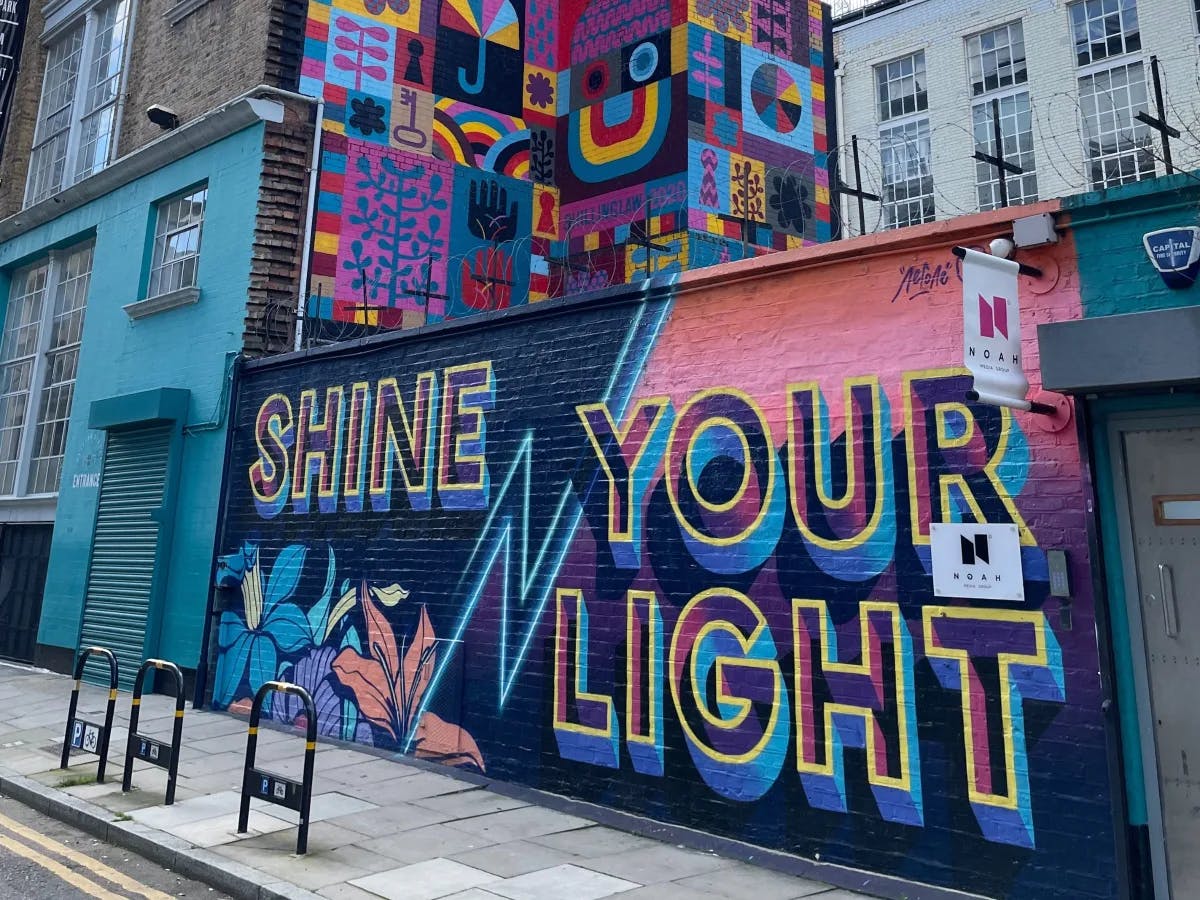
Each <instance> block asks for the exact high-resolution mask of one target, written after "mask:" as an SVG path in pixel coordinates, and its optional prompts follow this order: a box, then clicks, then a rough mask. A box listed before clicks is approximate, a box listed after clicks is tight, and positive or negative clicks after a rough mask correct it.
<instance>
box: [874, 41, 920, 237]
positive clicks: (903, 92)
mask: <svg viewBox="0 0 1200 900" xmlns="http://www.w3.org/2000/svg"><path fill="white" fill-rule="evenodd" d="M875 89H876V94H877V103H878V109H879V122H880V127H879V156H880V163H881V168H882V181H883V191H882V193H881V195H880V196H881V201H880V202H881V203H882V205H883V224H884V227H885V228H901V227H903V226H905V225H917V224H920V223H921V222H932V221H933V218H934V208H933V174H932V172H931V170H930V164H929V160H930V144H929V119H928V118H927V117H925V116H922V115H920V114H921V113H923V112H925V111H926V110H927V109H929V94H928V92H927V90H926V86H925V51H924V50H918V51H917V52H916V53H911V54H909V55H908V56H903V57H900V58H899V59H893V60H891V61H889V62H885V63H882V64H880V65H877V66H876V67H875ZM884 123H887V124H886V125H885V124H884Z"/></svg>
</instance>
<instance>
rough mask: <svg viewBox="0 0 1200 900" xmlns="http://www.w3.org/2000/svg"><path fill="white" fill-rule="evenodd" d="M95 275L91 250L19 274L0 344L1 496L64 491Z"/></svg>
mask: <svg viewBox="0 0 1200 900" xmlns="http://www.w3.org/2000/svg"><path fill="white" fill-rule="evenodd" d="M91 274H92V245H91V244H90V243H89V244H85V245H83V246H77V247H72V248H70V249H67V250H60V251H55V252H54V253H52V254H50V256H49V257H47V258H45V259H42V260H40V261H39V262H37V263H34V264H33V265H30V266H26V267H25V268H22V269H19V270H18V271H16V272H15V273H13V277H12V285H11V290H10V292H9V298H8V307H7V310H6V313H5V317H4V331H3V336H2V337H0V496H4V497H20V496H27V495H39V494H53V493H56V492H57V491H58V482H59V478H60V477H61V475H62V460H63V452H64V450H65V449H66V443H67V424H68V422H69V420H70V417H71V401H72V399H73V396H74V389H75V372H76V369H77V367H78V364H79V342H80V339H81V337H82V334H83V317H84V312H85V310H86V308H87V293H88V284H89V282H90V280H91Z"/></svg>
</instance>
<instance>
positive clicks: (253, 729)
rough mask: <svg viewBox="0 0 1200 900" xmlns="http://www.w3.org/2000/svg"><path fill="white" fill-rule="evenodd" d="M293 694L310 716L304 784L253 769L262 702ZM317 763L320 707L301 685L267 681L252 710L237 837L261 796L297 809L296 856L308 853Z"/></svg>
mask: <svg viewBox="0 0 1200 900" xmlns="http://www.w3.org/2000/svg"><path fill="white" fill-rule="evenodd" d="M270 693H280V694H292V695H293V696H296V697H299V698H300V702H301V703H303V704H304V712H305V715H306V716H307V717H308V733H307V735H306V736H305V737H306V743H305V745H304V777H303V779H302V780H301V781H293V780H292V779H290V778H284V777H283V776H282V775H276V774H274V773H273V772H264V771H263V770H262V769H256V768H254V754H255V751H256V750H257V749H258V723H259V720H260V719H261V718H262V705H263V700H265V699H266V696H267V694H270ZM316 761H317V708H316V706H315V705H314V704H313V700H312V697H310V696H309V694H308V691H306V690H305V689H304V688H302V687H300V685H298V684H290V683H288V682H286V681H268V682H267V683H266V684H264V685H263V686H262V687H260V688H259V689H258V693H257V694H255V695H254V705H253V706H251V707H250V730H249V733H248V734H247V736H246V766H245V768H244V769H243V771H242V806H241V810H240V811H239V812H238V827H237V832H238V834H245V832H246V830H247V829H248V827H249V823H250V798H251V797H258V798H259V799H260V800H266V801H267V802H268V803H277V804H279V805H280V806H286V807H287V808H288V809H294V810H295V811H296V812H298V813H299V814H300V830H299V832H297V834H296V855H297V856H302V855H303V854H304V853H306V852H307V851H308V814H309V807H310V806H311V805H312V780H313V765H314V764H315V763H316Z"/></svg>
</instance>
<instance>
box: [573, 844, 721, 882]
mask: <svg viewBox="0 0 1200 900" xmlns="http://www.w3.org/2000/svg"><path fill="white" fill-rule="evenodd" d="M579 865H581V866H583V867H585V868H588V869H592V870H593V871H595V872H603V873H604V874H606V875H613V876H616V877H617V878H624V879H625V880H626V881H636V882H637V883H638V884H659V883H661V882H664V881H678V880H679V879H681V878H690V877H691V876H693V875H699V874H700V873H702V872H712V871H714V870H716V869H723V868H725V867H726V866H731V865H733V860H729V859H722V858H721V857H719V856H716V855H715V854H712V853H700V852H699V851H696V850H684V849H682V848H680V847H671V846H668V845H666V844H658V845H656V846H653V847H645V848H643V849H641V850H624V851H622V852H620V853H613V854H611V855H609V856H601V857H598V858H594V859H589V860H586V861H581V862H580V863H579Z"/></svg>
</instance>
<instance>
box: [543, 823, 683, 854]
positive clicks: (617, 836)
mask: <svg viewBox="0 0 1200 900" xmlns="http://www.w3.org/2000/svg"><path fill="white" fill-rule="evenodd" d="M528 840H529V841H530V842H531V843H534V844H541V845H542V846H544V847H550V848H552V849H554V850H562V851H564V852H566V853H573V854H575V855H576V856H583V857H587V858H589V859H595V858H596V857H598V856H608V855H609V854H611V853H620V852H622V851H626V850H641V849H643V848H645V847H657V846H659V842H658V841H655V840H653V839H651V838H645V837H642V836H641V835H637V834H630V833H629V832H627V831H617V830H616V829H615V828H605V827H604V826H603V825H593V826H591V827H590V828H575V829H572V830H571V831H559V832H555V833H554V834H543V835H538V836H537V837H531V838H529V839H528Z"/></svg>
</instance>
